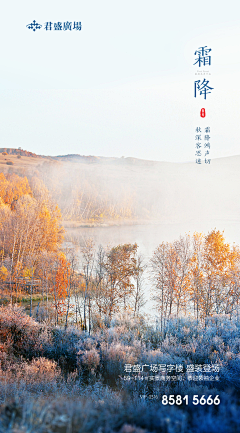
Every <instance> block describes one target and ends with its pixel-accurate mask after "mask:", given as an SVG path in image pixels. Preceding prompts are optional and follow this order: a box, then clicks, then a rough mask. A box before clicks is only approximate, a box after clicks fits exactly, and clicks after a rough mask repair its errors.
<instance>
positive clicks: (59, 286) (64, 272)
mask: <svg viewBox="0 0 240 433" xmlns="http://www.w3.org/2000/svg"><path fill="white" fill-rule="evenodd" d="M69 276H70V264H69V262H68V261H67V259H66V256H65V254H63V253H59V254H58V257H57V260H56V263H55V271H54V274H53V284H52V290H51V291H52V294H53V296H54V307H55V312H56V314H55V322H56V324H58V319H59V316H62V315H63V314H65V312H66V299H67V295H68V292H67V288H68V284H69Z"/></svg>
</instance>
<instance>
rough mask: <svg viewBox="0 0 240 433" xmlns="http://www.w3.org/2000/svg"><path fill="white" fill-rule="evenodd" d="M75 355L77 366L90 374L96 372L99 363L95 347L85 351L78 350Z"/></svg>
mask: <svg viewBox="0 0 240 433" xmlns="http://www.w3.org/2000/svg"><path fill="white" fill-rule="evenodd" d="M77 355H78V357H77V366H78V368H79V369H80V370H81V369H82V368H85V369H87V370H88V371H89V372H91V373H92V374H93V373H95V372H96V369H97V367H98V366H99V363H100V356H99V353H98V352H97V351H96V349H90V350H87V351H86V352H83V351H82V350H80V351H79V352H78V354H77Z"/></svg>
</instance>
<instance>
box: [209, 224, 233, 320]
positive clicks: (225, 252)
mask: <svg viewBox="0 0 240 433" xmlns="http://www.w3.org/2000/svg"><path fill="white" fill-rule="evenodd" d="M203 257H204V266H203V271H204V275H205V284H204V289H203V291H202V297H201V304H202V310H203V313H204V315H205V316H209V315H211V314H213V313H217V314H218V313H221V312H223V310H224V309H223V306H224V303H225V300H226V295H227V292H228V284H229V278H230V273H229V272H230V268H231V266H232V265H233V261H234V255H233V254H232V251H231V249H230V245H229V244H228V243H226V242H225V239H224V236H223V233H221V232H220V231H219V230H216V229H215V230H212V231H211V232H210V233H209V234H208V235H207V236H205V240H204V253H203Z"/></svg>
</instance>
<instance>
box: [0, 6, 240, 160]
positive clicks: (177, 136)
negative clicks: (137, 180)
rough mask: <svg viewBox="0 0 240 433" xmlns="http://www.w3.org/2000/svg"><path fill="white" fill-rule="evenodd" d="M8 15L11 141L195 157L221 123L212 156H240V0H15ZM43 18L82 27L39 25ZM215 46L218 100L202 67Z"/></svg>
mask: <svg viewBox="0 0 240 433" xmlns="http://www.w3.org/2000/svg"><path fill="white" fill-rule="evenodd" d="M1 12H2V22H1V40H2V46H1V80H0V89H1V104H0V113H1V128H0V137H1V147H22V148H23V149H27V150H29V151H32V152H36V153H38V154H45V155H61V154H67V153H78V154H81V155H99V156H116V157H121V156H125V157H127V156H133V157H137V158H144V159H154V160H164V161H176V162H177V161H182V162H184V161H190V160H194V159H195V156H194V155H195V147H194V145H195V141H194V138H195V132H194V131H195V128H196V127H197V126H210V128H211V134H210V135H211V155H210V156H211V158H216V157H222V156H228V155H236V154H240V146H239V137H240V122H239V113H240V90H239V73H240V56H239V43H240V18H239V17H240V3H239V0H229V1H228V2H226V1H223V0H210V1H209V0H208V1H206V0H203V1H201V2H193V1H192V0H182V1H179V0H172V1H169V2H166V1H160V0H148V1H146V0H145V1H141V0H138V1H136V0H121V1H118V2H117V1H113V0H102V1H100V0H88V1H87V0H85V1H81V0H78V1H76V0H68V2H66V1H56V0H52V1H46V0H42V1H41V2H40V1H39V2H33V1H32V0H31V1H27V0H23V1H21V2H19V1H17V0H12V1H9V2H5V4H4V5H2V7H1ZM34 19H35V20H36V21H37V22H38V23H40V24H44V23H45V22H47V21H48V22H49V21H51V22H53V23H54V22H58V21H60V22H61V21H62V22H64V21H81V22H82V30H81V31H80V32H77V31H71V32H70V31H66V32H63V31H61V32H57V31H45V30H43V29H41V30H38V31H36V32H33V31H31V30H28V29H27V28H26V25H27V24H29V23H31V22H32V20H34ZM205 45H207V46H208V47H210V48H212V53H211V54H212V66H211V74H212V75H211V76H210V77H209V84H210V85H211V86H212V87H214V90H213V91H212V93H211V94H210V95H208V96H207V100H206V101H204V99H203V97H202V96H198V97H197V98H194V80H195V79H197V78H196V77H195V75H194V72H195V70H196V66H193V63H194V59H195V56H194V52H195V51H196V49H198V47H200V46H205ZM206 69H210V68H209V67H208V68H206ZM202 107H205V108H206V111H207V117H206V119H204V120H203V119H201V118H200V115H199V112H200V109H201V108H202Z"/></svg>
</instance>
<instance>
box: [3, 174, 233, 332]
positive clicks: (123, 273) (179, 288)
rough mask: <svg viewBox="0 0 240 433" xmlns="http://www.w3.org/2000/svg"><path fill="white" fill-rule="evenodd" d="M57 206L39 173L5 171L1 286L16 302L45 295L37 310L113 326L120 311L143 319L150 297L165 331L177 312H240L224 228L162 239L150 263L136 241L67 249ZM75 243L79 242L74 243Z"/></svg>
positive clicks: (87, 326)
mask: <svg viewBox="0 0 240 433" xmlns="http://www.w3.org/2000/svg"><path fill="white" fill-rule="evenodd" d="M62 242H63V229H62V227H61V214H60V211H59V208H58V206H57V205H56V204H54V203H53V201H52V200H51V197H50V195H49V192H48V190H47V189H46V187H45V186H44V184H43V183H42V182H41V181H40V180H39V179H38V178H34V177H33V178H31V180H30V182H29V181H28V179H27V178H26V177H24V178H23V177H19V176H17V175H15V174H11V175H10V174H9V175H7V176H4V174H2V173H1V174H0V260H1V263H0V284H1V286H0V287H1V297H2V301H3V300H4V299H5V300H6V299H7V300H8V301H10V303H11V304H14V303H15V302H19V301H20V300H21V292H26V291H28V292H29V296H30V315H32V313H33V294H34V291H37V292H38V293H40V294H41V299H44V298H45V299H46V301H47V308H45V310H44V309H43V308H38V310H37V313H36V314H37V315H38V319H39V320H40V319H41V318H40V316H42V319H43V320H45V319H46V318H47V317H48V318H49V317H51V316H53V317H52V319H53V320H54V321H55V323H56V324H57V323H60V321H61V322H63V323H65V326H66V327H67V325H68V323H69V321H71V322H75V323H76V324H78V325H79V326H80V327H81V328H82V329H83V330H88V331H89V332H91V330H92V329H93V328H98V327H102V326H104V324H105V325H107V324H109V323H110V322H111V320H112V318H113V317H114V315H116V313H122V312H129V313H131V314H132V315H133V316H134V317H136V316H139V314H140V313H141V308H142V307H143V306H144V304H145V303H146V300H147V298H148V299H149V298H151V301H152V305H153V307H154V308H155V309H156V312H157V314H158V315H159V317H160V326H161V329H164V328H165V327H166V323H167V321H168V320H169V318H171V317H172V316H174V317H177V318H178V317H181V316H188V315H189V316H192V317H194V318H196V319H197V320H203V319H205V318H206V317H208V316H212V315H214V314H226V315H229V317H230V318H231V317H233V316H234V315H236V316H238V314H239V293H240V250H239V248H238V247H237V246H233V247H231V246H230V245H229V244H228V243H226V242H225V239H224V236H223V233H221V232H219V231H217V230H216V229H215V230H212V231H211V232H210V233H209V234H208V235H204V234H201V233H194V234H193V235H192V236H190V235H185V236H184V237H180V238H179V239H178V240H176V241H174V242H172V243H167V242H163V243H161V244H160V245H159V246H158V247H157V248H156V250H155V251H154V253H153V255H152V257H151V259H150V260H149V261H148V262H147V261H146V260H144V258H143V257H142V256H141V255H139V254H138V246H137V244H123V245H117V246H115V247H109V248H105V249H104V248H103V247H102V246H99V247H98V248H96V247H95V245H94V243H93V241H92V240H91V239H88V240H86V241H84V243H82V244H81V245H73V244H72V246H71V248H70V247H69V248H66V245H65V248H63V243H62ZM73 242H74V241H73Z"/></svg>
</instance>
